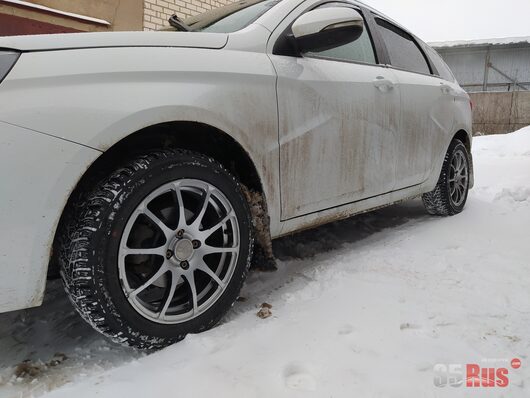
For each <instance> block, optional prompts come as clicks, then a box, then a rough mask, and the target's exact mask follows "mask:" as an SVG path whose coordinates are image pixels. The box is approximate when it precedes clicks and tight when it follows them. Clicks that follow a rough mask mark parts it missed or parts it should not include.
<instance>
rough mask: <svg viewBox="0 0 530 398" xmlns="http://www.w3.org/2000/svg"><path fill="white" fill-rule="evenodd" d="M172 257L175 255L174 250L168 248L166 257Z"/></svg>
mask: <svg viewBox="0 0 530 398" xmlns="http://www.w3.org/2000/svg"><path fill="white" fill-rule="evenodd" d="M171 257H173V252H172V251H171V250H168V251H167V252H166V258H167V259H168V260H169V259H170V258H171Z"/></svg>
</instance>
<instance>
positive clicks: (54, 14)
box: [0, 0, 231, 36]
mask: <svg viewBox="0 0 530 398" xmlns="http://www.w3.org/2000/svg"><path fill="white" fill-rule="evenodd" d="M228 3H231V0H126V1H120V0H82V1H81V0H32V1H22V0H0V36H11V35H20V34H41V33H70V32H98V31H102V32H105V31H116V30H118V31H119V30H155V29H158V28H161V27H162V26H165V25H167V20H168V18H169V17H170V16H171V15H173V14H177V15H178V16H179V17H180V18H187V17H189V16H192V15H195V14H198V13H201V12H204V11H207V10H210V9H212V8H216V7H220V6H222V5H225V4H228Z"/></svg>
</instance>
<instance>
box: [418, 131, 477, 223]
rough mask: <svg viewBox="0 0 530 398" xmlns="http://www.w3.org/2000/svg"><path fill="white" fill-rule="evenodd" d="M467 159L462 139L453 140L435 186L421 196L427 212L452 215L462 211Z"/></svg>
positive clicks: (464, 200)
mask: <svg viewBox="0 0 530 398" xmlns="http://www.w3.org/2000/svg"><path fill="white" fill-rule="evenodd" d="M469 159H470V156H469V153H468V150H467V148H466V146H465V145H464V144H463V143H462V141H460V140H458V139H455V140H453V141H452V142H451V145H449V149H448V151H447V154H446V155H445V159H444V163H443V166H442V172H441V174H440V178H439V180H438V183H437V184H436V188H435V189H434V190H433V191H431V192H428V193H426V194H424V195H423V196H422V199H423V204H424V205H425V208H426V209H427V212H428V213H429V214H432V215H437V216H452V215H455V214H458V213H460V212H462V210H463V209H464V206H465V204H466V201H467V195H468V191H469V181H470V167H471V166H470V161H469Z"/></svg>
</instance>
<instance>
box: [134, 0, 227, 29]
mask: <svg viewBox="0 0 530 398" xmlns="http://www.w3.org/2000/svg"><path fill="white" fill-rule="evenodd" d="M231 2H232V0H145V1H144V30H155V29H159V28H161V27H163V26H167V25H168V22H167V20H168V19H169V17H170V16H171V15H173V14H177V15H178V16H179V17H180V18H182V19H185V18H187V17H190V16H192V15H195V14H199V13H201V12H205V11H207V10H211V9H212V8H217V7H221V6H223V5H226V4H229V3H231Z"/></svg>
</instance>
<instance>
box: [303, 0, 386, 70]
mask: <svg viewBox="0 0 530 398" xmlns="http://www.w3.org/2000/svg"><path fill="white" fill-rule="evenodd" d="M326 7H345V8H346V7H349V6H348V5H346V4H344V3H326V4H324V5H321V6H320V7H317V8H326ZM357 11H359V10H357ZM359 13H361V11H359ZM312 55H313V56H317V57H324V58H330V59H334V60H339V61H353V62H362V63H366V64H377V59H376V57H375V52H374V47H373V45H372V39H371V38H370V32H368V25H367V24H366V21H365V23H364V31H363V33H362V35H361V37H359V38H358V39H357V40H355V41H354V42H351V43H348V44H345V45H343V46H340V47H335V48H332V49H330V50H324V51H319V52H310V53H307V54H306V56H312Z"/></svg>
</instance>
